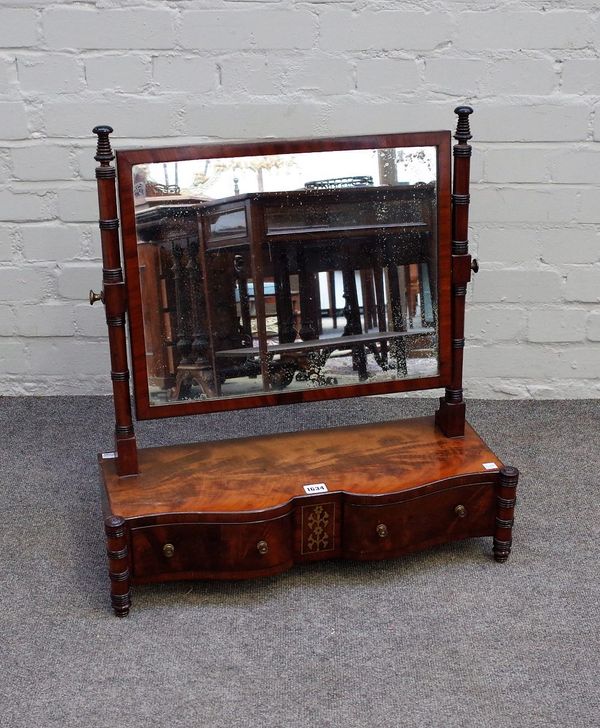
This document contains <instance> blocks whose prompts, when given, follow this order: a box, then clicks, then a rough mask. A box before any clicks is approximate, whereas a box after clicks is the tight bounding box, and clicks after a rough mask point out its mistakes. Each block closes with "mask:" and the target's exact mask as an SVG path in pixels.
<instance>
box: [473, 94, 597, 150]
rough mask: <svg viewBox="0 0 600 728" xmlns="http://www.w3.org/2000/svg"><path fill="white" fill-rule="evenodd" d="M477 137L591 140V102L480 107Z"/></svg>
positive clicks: (491, 139) (489, 139)
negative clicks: (589, 135) (589, 130)
mask: <svg viewBox="0 0 600 728" xmlns="http://www.w3.org/2000/svg"><path fill="white" fill-rule="evenodd" d="M475 113H476V114H477V116H475V114H474V115H473V129H474V131H475V138H476V139H477V140H479V141H484V142H500V141H501V142H563V141H583V140H585V139H587V136H588V127H589V120H590V108H589V105H588V104H587V103H584V102H582V101H575V102H573V103H569V104H564V103H563V104H559V103H554V104H541V103H537V102H536V103H529V104H519V105H517V104H509V105H504V104H502V103H494V104H491V103H489V102H485V103H480V104H477V110H476V112H475Z"/></svg>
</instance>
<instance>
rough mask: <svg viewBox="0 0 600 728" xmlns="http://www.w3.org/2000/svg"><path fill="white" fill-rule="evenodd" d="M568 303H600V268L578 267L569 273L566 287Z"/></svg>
mask: <svg viewBox="0 0 600 728" xmlns="http://www.w3.org/2000/svg"><path fill="white" fill-rule="evenodd" d="M565 299H566V300H567V301H584V302H586V301H587V302H590V303H597V302H598V301H600V266H598V265H596V266H593V267H587V268H583V267H577V268H574V269H573V270H570V271H569V272H568V273H567V284H566V287H565Z"/></svg>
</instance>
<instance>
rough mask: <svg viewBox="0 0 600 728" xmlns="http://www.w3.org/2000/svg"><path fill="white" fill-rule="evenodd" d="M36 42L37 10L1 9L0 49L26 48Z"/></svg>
mask: <svg viewBox="0 0 600 728" xmlns="http://www.w3.org/2000/svg"><path fill="white" fill-rule="evenodd" d="M36 42H37V30H36V13H35V10H32V9H26V8H23V9H21V8H0V47H2V48H24V47H28V46H33V45H35V44H36Z"/></svg>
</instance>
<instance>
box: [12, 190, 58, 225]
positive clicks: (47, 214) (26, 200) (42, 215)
mask: <svg viewBox="0 0 600 728" xmlns="http://www.w3.org/2000/svg"><path fill="white" fill-rule="evenodd" d="M54 214H55V200H54V196H53V195H51V194H49V193H46V194H43V193H42V194H36V193H33V192H11V191H10V190H0V220H11V221H23V222H28V221H30V220H48V219H50V218H51V217H54Z"/></svg>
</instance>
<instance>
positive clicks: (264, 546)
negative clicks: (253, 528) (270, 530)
mask: <svg viewBox="0 0 600 728" xmlns="http://www.w3.org/2000/svg"><path fill="white" fill-rule="evenodd" d="M256 550H257V551H258V553H259V554H266V553H267V551H268V550H269V544H268V543H267V542H266V541H259V542H258V543H257V544H256Z"/></svg>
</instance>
